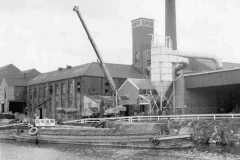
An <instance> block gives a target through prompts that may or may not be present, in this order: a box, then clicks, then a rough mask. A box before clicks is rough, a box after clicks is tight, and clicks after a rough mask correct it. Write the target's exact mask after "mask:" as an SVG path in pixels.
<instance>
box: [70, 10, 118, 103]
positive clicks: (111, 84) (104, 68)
mask: <svg viewBox="0 0 240 160" xmlns="http://www.w3.org/2000/svg"><path fill="white" fill-rule="evenodd" d="M73 11H76V13H77V15H78V17H79V19H80V21H81V23H82V25H83V28H84V29H85V31H86V33H87V35H88V39H89V41H90V42H91V44H92V47H93V49H94V51H95V53H96V55H97V57H98V60H99V61H98V63H99V65H100V66H101V68H102V70H103V73H104V75H105V77H106V78H107V80H108V82H109V83H110V86H111V88H112V90H113V93H114V94H116V95H115V96H116V98H117V100H118V103H120V104H122V100H121V98H120V96H119V94H118V91H117V87H116V85H115V83H114V81H113V79H112V76H111V75H110V73H109V71H108V69H107V67H106V65H105V63H104V61H103V59H102V57H101V55H100V53H99V51H98V48H97V46H96V44H95V42H94V40H93V38H92V37H91V34H90V33H89V31H88V28H87V26H86V24H85V22H84V20H83V18H82V16H81V14H80V12H79V8H78V7H77V6H74V8H73ZM116 103H117V102H116ZM116 106H117V104H116Z"/></svg>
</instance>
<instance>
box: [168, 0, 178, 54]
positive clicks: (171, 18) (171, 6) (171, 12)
mask: <svg viewBox="0 0 240 160" xmlns="http://www.w3.org/2000/svg"><path fill="white" fill-rule="evenodd" d="M165 36H170V38H171V40H172V49H173V50H177V30H176V9H175V0H165Z"/></svg>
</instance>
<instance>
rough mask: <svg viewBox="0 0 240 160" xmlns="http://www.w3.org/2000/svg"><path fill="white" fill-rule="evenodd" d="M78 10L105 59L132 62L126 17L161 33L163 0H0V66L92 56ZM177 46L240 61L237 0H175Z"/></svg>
mask: <svg viewBox="0 0 240 160" xmlns="http://www.w3.org/2000/svg"><path fill="white" fill-rule="evenodd" d="M75 5H77V6H79V10H80V12H81V14H82V16H83V18H84V20H85V22H86V24H87V26H88V28H89V30H90V33H91V34H92V37H93V39H94V40H95V42H96V44H97V46H98V48H99V50H100V53H101V54H102V57H103V59H104V61H105V62H107V63H117V64H131V63H132V31H131V20H133V19H136V18H140V17H144V18H151V19H154V20H155V33H156V34H159V35H164V33H165V24H164V21H165V16H164V14H165V0H0V12H1V13H0V20H1V21H0V60H1V63H0V66H5V65H7V64H10V63H12V64H14V65H15V66H16V67H18V68H19V69H20V70H22V71H23V70H28V69H31V68H36V69H37V70H38V71H40V72H48V71H53V70H56V69H57V68H58V67H65V66H66V65H72V66H76V65H81V64H85V63H89V62H95V61H96V59H97V57H96V55H95V52H94V51H93V48H92V46H91V44H90V42H89V40H88V38H87V36H86V33H85V31H84V29H83V27H82V25H81V23H80V20H79V18H78V16H77V14H76V12H73V10H72V9H73V7H74V6H75ZM176 14H177V41H178V49H179V50H184V51H195V52H204V53H213V54H216V55H219V56H220V57H221V58H222V61H224V62H233V63H240V47H239V45H240V40H239V38H240V31H239V30H240V23H239V17H238V16H239V15H240V0H176Z"/></svg>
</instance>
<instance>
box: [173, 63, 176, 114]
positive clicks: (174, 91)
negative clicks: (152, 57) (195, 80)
mask: <svg viewBox="0 0 240 160" xmlns="http://www.w3.org/2000/svg"><path fill="white" fill-rule="evenodd" d="M175 83H176V81H175V67H173V114H176V102H175V101H176V99H175V98H176V97H175V96H176V94H175V93H176V84H175Z"/></svg>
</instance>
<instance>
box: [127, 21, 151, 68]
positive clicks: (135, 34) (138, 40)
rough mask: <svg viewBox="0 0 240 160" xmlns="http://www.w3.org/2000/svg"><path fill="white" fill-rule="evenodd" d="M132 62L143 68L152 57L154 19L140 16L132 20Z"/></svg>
mask: <svg viewBox="0 0 240 160" xmlns="http://www.w3.org/2000/svg"><path fill="white" fill-rule="evenodd" d="M131 22H132V57H133V58H132V64H133V66H135V67H137V68H139V69H141V70H142V69H143V68H144V66H145V64H146V60H150V57H151V41H152V35H153V34H154V20H153V19H147V18H138V19H135V20H132V21H131Z"/></svg>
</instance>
